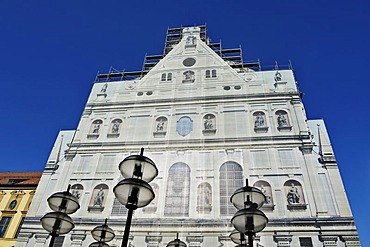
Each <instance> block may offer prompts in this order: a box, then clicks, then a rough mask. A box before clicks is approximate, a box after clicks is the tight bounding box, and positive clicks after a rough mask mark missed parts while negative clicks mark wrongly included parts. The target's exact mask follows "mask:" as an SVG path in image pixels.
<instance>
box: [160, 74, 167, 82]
mask: <svg viewBox="0 0 370 247" xmlns="http://www.w3.org/2000/svg"><path fill="white" fill-rule="evenodd" d="M161 81H166V73H163V74H162V76H161Z"/></svg>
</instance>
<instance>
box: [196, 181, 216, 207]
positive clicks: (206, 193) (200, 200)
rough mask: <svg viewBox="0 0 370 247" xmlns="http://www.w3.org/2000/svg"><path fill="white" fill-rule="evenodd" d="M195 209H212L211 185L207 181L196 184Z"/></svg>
mask: <svg viewBox="0 0 370 247" xmlns="http://www.w3.org/2000/svg"><path fill="white" fill-rule="evenodd" d="M197 211H198V212H199V213H209V212H211V211H212V187H211V185H210V184H209V183H207V182H203V183H201V184H199V185H198V189H197Z"/></svg>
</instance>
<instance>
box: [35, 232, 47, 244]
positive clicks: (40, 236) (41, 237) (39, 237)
mask: <svg viewBox="0 0 370 247" xmlns="http://www.w3.org/2000/svg"><path fill="white" fill-rule="evenodd" d="M49 236H50V235H49V234H46V233H36V234H35V239H36V243H35V247H44V246H45V243H46V240H47V239H48V238H49Z"/></svg>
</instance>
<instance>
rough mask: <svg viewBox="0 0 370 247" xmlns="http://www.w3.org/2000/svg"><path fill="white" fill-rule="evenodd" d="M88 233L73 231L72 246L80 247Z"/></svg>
mask: <svg viewBox="0 0 370 247" xmlns="http://www.w3.org/2000/svg"><path fill="white" fill-rule="evenodd" d="M85 238H86V234H85V233H72V234H71V241H72V243H71V247H80V246H82V242H83V241H84V240H85Z"/></svg>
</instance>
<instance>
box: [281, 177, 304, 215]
mask: <svg viewBox="0 0 370 247" xmlns="http://www.w3.org/2000/svg"><path fill="white" fill-rule="evenodd" d="M284 191H285V196H286V200H287V203H288V205H287V208H288V210H291V211H295V210H306V209H307V204H306V203H305V199H304V195H303V189H302V185H301V184H300V183H299V182H298V181H296V180H288V181H286V182H285V183H284Z"/></svg>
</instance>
